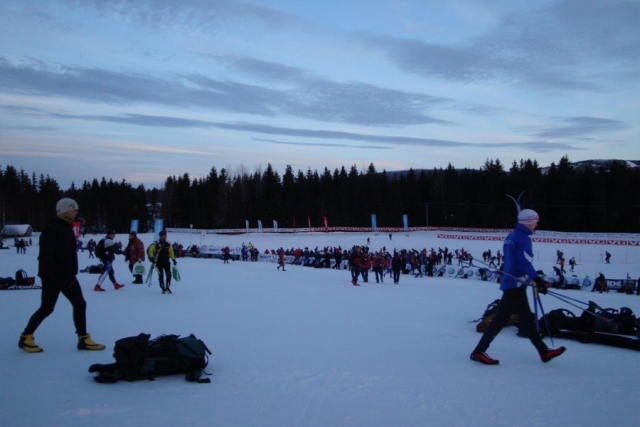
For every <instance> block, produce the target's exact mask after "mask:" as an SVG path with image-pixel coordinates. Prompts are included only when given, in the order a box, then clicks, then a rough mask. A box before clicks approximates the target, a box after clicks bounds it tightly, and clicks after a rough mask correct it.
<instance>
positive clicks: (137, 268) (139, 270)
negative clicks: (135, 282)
mask: <svg viewBox="0 0 640 427" xmlns="http://www.w3.org/2000/svg"><path fill="white" fill-rule="evenodd" d="M146 270H147V269H146V268H145V266H144V264H143V263H142V261H138V262H136V263H135V265H134V266H133V274H144V272H145V271H146Z"/></svg>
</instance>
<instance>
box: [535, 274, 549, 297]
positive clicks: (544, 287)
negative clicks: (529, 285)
mask: <svg viewBox="0 0 640 427" xmlns="http://www.w3.org/2000/svg"><path fill="white" fill-rule="evenodd" d="M533 282H534V283H535V287H536V289H537V290H538V292H540V293H541V294H545V295H546V293H547V291H548V290H549V286H548V283H547V282H545V281H544V280H542V279H541V278H540V277H536V278H535V279H533Z"/></svg>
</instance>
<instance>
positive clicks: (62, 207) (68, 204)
mask: <svg viewBox="0 0 640 427" xmlns="http://www.w3.org/2000/svg"><path fill="white" fill-rule="evenodd" d="M75 209H78V204H77V203H76V201H75V200H73V199H68V198H64V199H60V201H58V203H56V212H57V213H58V215H62V214H63V213H66V212H69V211H72V210H75Z"/></svg>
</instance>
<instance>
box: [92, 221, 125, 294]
mask: <svg viewBox="0 0 640 427" xmlns="http://www.w3.org/2000/svg"><path fill="white" fill-rule="evenodd" d="M115 237H116V232H115V230H109V231H107V235H106V236H105V238H104V239H102V240H101V241H100V242H98V246H100V245H102V249H100V250H98V249H97V248H96V255H98V259H100V262H102V264H103V265H104V271H103V272H102V274H101V275H100V277H98V283H96V285H95V286H94V287H93V290H94V291H96V292H104V291H105V290H104V289H103V288H102V286H101V285H102V282H104V279H106V278H107V276H109V280H111V283H113V289H115V290H116V291H117V290H118V289H120V288H123V287H124V285H123V284H121V283H118V282H117V281H116V275H115V273H114V271H113V261H114V260H115V259H116V255H123V254H124V252H122V249H120V247H118V245H116V242H115V241H114V240H113V239H115Z"/></svg>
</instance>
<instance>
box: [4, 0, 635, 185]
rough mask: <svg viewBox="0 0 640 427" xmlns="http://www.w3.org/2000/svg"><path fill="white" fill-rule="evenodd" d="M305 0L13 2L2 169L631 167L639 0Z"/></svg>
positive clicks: (9, 5)
mask: <svg viewBox="0 0 640 427" xmlns="http://www.w3.org/2000/svg"><path fill="white" fill-rule="evenodd" d="M313 3H314V2H289V1H279V0H275V1H273V0H271V1H267V0H246V1H233V0H224V1H222V0H184V1H181V2H175V1H170V0H82V1H81V0H52V1H51V2H40V1H37V0H22V1H20V0H7V1H5V2H3V3H2V4H1V5H0V13H2V14H3V16H8V17H11V19H7V20H3V22H2V23H0V47H1V49H0V111H1V112H2V114H1V115H0V149H1V150H2V152H3V158H4V159H3V164H12V165H15V166H17V167H22V168H25V169H26V170H28V171H34V172H36V173H39V172H40V170H44V171H45V173H50V174H51V175H52V176H54V177H59V179H60V181H61V183H63V186H65V185H68V184H69V183H70V182H71V181H75V182H81V181H83V180H85V179H91V178H93V176H90V175H91V174H92V173H94V172H93V171H94V170H95V168H91V167H85V163H87V162H88V161H89V160H87V159H91V158H97V157H99V156H100V155H101V154H100V153H104V152H105V150H108V152H109V156H110V157H109V159H110V161H109V162H108V164H105V165H104V166H105V168H106V169H105V172H104V173H105V174H107V175H108V174H110V173H112V174H113V175H114V176H113V178H114V179H117V180H120V179H123V178H124V179H133V177H134V176H135V177H141V176H157V167H158V165H160V166H161V167H162V168H163V169H165V170H166V172H167V175H169V174H181V173H184V172H189V173H190V174H192V175H194V176H196V175H206V174H207V172H208V171H209V170H210V168H211V167H212V166H216V167H218V168H221V167H225V166H228V165H233V164H240V163H244V164H252V163H254V164H256V165H258V164H265V163H272V164H273V166H274V167H276V168H277V169H280V170H284V167H285V166H286V165H287V164H291V165H292V166H293V168H294V169H302V170H306V169H307V168H312V169H319V170H321V169H323V168H324V167H325V166H326V167H330V168H332V167H339V166H340V165H343V164H344V165H351V164H369V163H374V164H376V165H378V164H380V165H390V164H393V165H397V166H398V167H401V168H410V167H413V168H433V167H446V165H447V164H449V163H451V164H453V165H454V166H456V167H480V166H482V165H481V163H482V162H483V161H484V160H485V159H487V158H500V160H501V161H502V162H503V164H508V163H509V162H511V161H512V160H517V159H520V158H535V159H536V160H538V162H539V163H540V164H542V165H545V164H549V163H551V162H552V161H558V160H559V159H560V158H561V157H562V156H564V155H569V156H570V158H571V160H582V159H587V158H611V157H613V158H622V159H632V158H637V153H638V134H639V130H638V122H637V111H638V109H640V84H639V82H640V72H639V71H638V70H640V45H639V44H638V43H637V41H638V40H639V39H640V29H639V27H640V26H639V25H637V22H638V17H640V3H638V2H636V1H618V0H611V1H607V2H602V1H592V0H583V1H570V0H567V1H560V0H541V1H539V2H510V3H509V4H508V5H506V6H505V5H504V4H502V3H501V2H493V1H489V2H482V3H478V2H475V1H471V0H459V1H456V2H436V1H422V0H420V1H418V0H406V1H404V2H402V3H396V2H389V1H385V0H371V1H370V2H355V1H346V2H340V3H339V7H338V3H337V2H336V4H335V5H331V4H329V5H325V6H323V7H322V8H320V7H319V6H317V5H315V4H313ZM269 135H277V136H280V137H284V138H283V139H289V138H290V139H292V140H291V141H286V140H280V139H272V138H268V136H269ZM610 141H616V144H615V145H611V144H610V143H609V142H610ZM265 143H268V147H269V148H268V149H267V148H266V147H265ZM17 145H19V146H24V147H25V148H24V149H15V147H16V146H17ZM47 146H51V147H54V146H55V147H58V149H57V152H58V153H63V154H61V155H60V156H59V157H57V158H58V159H59V160H54V159H55V158H52V157H51V156H49V155H48V154H50V153H51V150H46V149H41V148H42V147H47ZM296 148H305V150H304V152H305V154H307V156H306V157H300V156H298V155H297V154H299V153H295V149H296ZM327 150H331V153H332V156H330V157H329V156H327ZM5 153H7V155H4V154H5ZM34 153H42V156H41V157H39V156H38V155H34ZM64 153H66V154H64ZM119 153H121V154H120V157H119ZM132 153H136V154H135V155H134V156H133V157H132V156H131V154H132ZM61 159H70V160H69V161H70V162H71V161H72V160H73V159H75V160H76V161H77V164H76V167H75V168H74V167H73V163H67V162H65V161H64V160H61ZM318 162H329V163H330V164H326V163H318ZM115 164H117V165H118V167H117V168H116V167H115V166H113V165H115ZM154 166H155V169H154ZM130 169H134V170H135V174H134V170H131V171H130ZM109 171H111V172H109ZM58 173H60V174H61V175H58ZM62 174H64V175H62ZM147 184H149V185H157V184H158V183H151V182H148V183H147Z"/></svg>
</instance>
